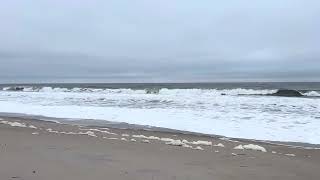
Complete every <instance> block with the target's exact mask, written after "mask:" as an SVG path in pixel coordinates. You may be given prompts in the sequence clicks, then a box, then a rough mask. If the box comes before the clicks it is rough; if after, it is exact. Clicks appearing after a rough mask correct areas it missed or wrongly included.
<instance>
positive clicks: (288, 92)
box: [271, 89, 303, 97]
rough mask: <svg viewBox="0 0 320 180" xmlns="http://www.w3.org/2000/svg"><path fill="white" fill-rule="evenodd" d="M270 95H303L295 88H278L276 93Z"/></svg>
mask: <svg viewBox="0 0 320 180" xmlns="http://www.w3.org/2000/svg"><path fill="white" fill-rule="evenodd" d="M271 95H272V96H284V97H302V96H303V95H302V94H301V93H300V92H299V91H296V90H289V89H280V90H278V91H277V92H276V93H273V94H271Z"/></svg>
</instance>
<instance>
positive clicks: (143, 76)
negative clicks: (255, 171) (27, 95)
mask: <svg viewBox="0 0 320 180" xmlns="http://www.w3.org/2000/svg"><path fill="white" fill-rule="evenodd" d="M319 32H320V1H319V0H263V1H252V0H229V1H217V0H201V1H194V0H152V1H151V0H107V1H106V0H101V1H98V0H91V1H88V0H68V1H66V0H33V1H27V0H3V1H1V2H0V83H30V82H39V83H40V82H41V83H43V82H234V81H237V82H238V81H240V82H242V81H320V33H319Z"/></svg>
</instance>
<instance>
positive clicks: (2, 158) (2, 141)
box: [0, 118, 320, 180]
mask: <svg viewBox="0 0 320 180" xmlns="http://www.w3.org/2000/svg"><path fill="white" fill-rule="evenodd" d="M0 122H1V123H0V179H1V180H2V179H3V180H11V179H19V180H20V179H23V180H44V179H45V180H56V179H68V180H73V179H74V180H88V179H92V180H95V179H114V180H118V179H119V180H120V179H128V180H129V179H130V180H134V179H137V180H143V179H148V180H149V179H150V180H152V179H154V180H157V179H161V180H163V179H172V180H174V179H190V180H193V179H201V180H205V179H210V180H212V179H218V180H219V179H221V180H228V179H243V180H250V179H255V180H256V179H259V180H263V179H266V180H267V179H268V180H269V179H281V180H285V179H290V180H301V179H308V180H312V179H315V180H316V179H317V180H318V179H319V178H320V171H319V167H320V150H317V149H302V148H290V147H286V146H280V145H272V144H266V143H261V142H253V141H249V140H239V142H231V141H229V140H225V139H220V138H219V137H208V136H202V135H193V134H181V133H177V132H158V131H145V130H139V129H117V128H101V127H87V126H83V127H82V126H78V125H67V124H58V123H52V122H45V121H37V120H30V119H22V118H2V119H0ZM133 139H134V140H133ZM170 140H175V141H170ZM179 140H180V141H179ZM182 140H185V141H183V142H185V143H182V144H183V145H182V144H179V143H181V142H182ZM210 143H212V145H211V144H210ZM219 143H220V145H219V146H217V145H218V144H219ZM169 144H171V145H169ZM222 144H223V145H224V146H225V147H221V145H222ZM240 144H241V145H248V144H254V145H258V146H259V147H263V148H265V149H266V151H267V152H261V151H255V150H248V149H246V150H236V149H234V147H236V146H238V145H240ZM178 145H179V146H178ZM201 149H203V150H201Z"/></svg>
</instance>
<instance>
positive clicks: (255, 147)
mask: <svg viewBox="0 0 320 180" xmlns="http://www.w3.org/2000/svg"><path fill="white" fill-rule="evenodd" d="M233 149H236V150H245V149H246V150H254V151H261V152H267V150H266V149H265V148H264V147H262V146H259V145H255V144H247V145H241V144H240V145H238V146H236V147H234V148H233Z"/></svg>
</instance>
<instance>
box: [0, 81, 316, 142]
mask: <svg viewBox="0 0 320 180" xmlns="http://www.w3.org/2000/svg"><path fill="white" fill-rule="evenodd" d="M274 92H276V90H268V89H267V90H253V89H240V88H238V89H224V90H218V89H161V90H160V91H159V93H158V94H146V92H145V90H133V89H94V88H72V89H67V88H52V87H43V88H35V87H25V88H24V89H23V91H11V90H9V88H4V89H3V91H0V112H4V113H21V114H29V115H41V116H47V117H54V118H70V119H96V120H108V121H115V122H127V123H131V124H140V125H151V126H157V127H165V128H172V129H178V130H186V131H193V132H200V133H207V134H218V135H224V136H228V137H237V138H248V139H259V140H274V141H294V142H306V143H313V144H319V143H320V121H319V119H320V99H318V98H314V99H313V98H287V97H270V96H255V95H257V94H260V95H261V94H271V93H274ZM317 93H318V92H316V91H310V92H306V93H304V95H306V96H318V95H317ZM222 94H223V95H222ZM239 95H240V96H239ZM242 95H244V96H242ZM247 95H250V96H247ZM146 139H147V138H146Z"/></svg>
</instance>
